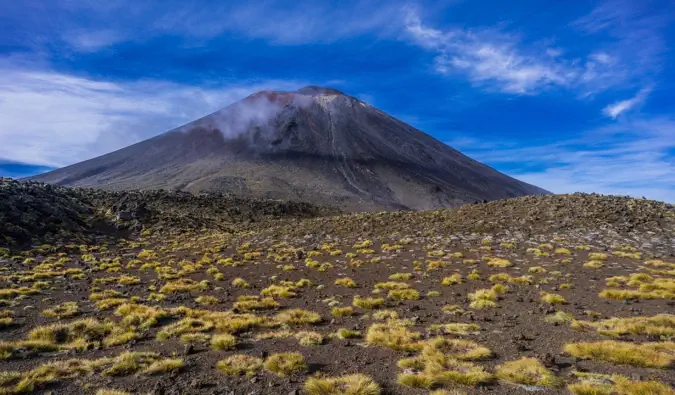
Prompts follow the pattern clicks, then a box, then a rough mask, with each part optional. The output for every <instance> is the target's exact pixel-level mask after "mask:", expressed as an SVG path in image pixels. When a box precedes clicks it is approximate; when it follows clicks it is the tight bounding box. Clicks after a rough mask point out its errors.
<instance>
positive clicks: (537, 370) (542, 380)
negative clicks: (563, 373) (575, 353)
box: [496, 358, 560, 387]
mask: <svg viewBox="0 0 675 395" xmlns="http://www.w3.org/2000/svg"><path fill="white" fill-rule="evenodd" d="M496 371H497V377H498V378H500V379H502V380H504V381H508V382H511V383H517V384H525V385H536V386H541V387H556V386H558V385H560V381H559V379H558V378H557V377H556V376H555V374H553V372H551V371H550V370H548V369H546V367H545V366H544V365H543V364H542V363H541V362H540V361H539V360H538V359H536V358H521V359H518V360H515V361H508V362H505V363H503V364H501V365H499V366H497V369H496Z"/></svg>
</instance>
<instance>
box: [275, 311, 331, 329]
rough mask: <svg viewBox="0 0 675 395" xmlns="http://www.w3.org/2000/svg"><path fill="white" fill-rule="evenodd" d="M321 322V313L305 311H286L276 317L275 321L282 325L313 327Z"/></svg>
mask: <svg viewBox="0 0 675 395" xmlns="http://www.w3.org/2000/svg"><path fill="white" fill-rule="evenodd" d="M321 320H322V319H321V316H320V315H319V313H315V312H313V311H309V310H303V309H291V310H285V311H282V312H280V313H278V314H277V315H275V316H274V321H275V322H278V323H280V324H282V325H283V324H286V325H311V324H318V323H319V322H321Z"/></svg>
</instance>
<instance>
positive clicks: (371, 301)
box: [352, 295, 384, 309]
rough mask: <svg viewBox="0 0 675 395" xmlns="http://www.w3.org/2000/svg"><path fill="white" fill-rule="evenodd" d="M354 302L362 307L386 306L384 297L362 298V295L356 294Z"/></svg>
mask: <svg viewBox="0 0 675 395" xmlns="http://www.w3.org/2000/svg"><path fill="white" fill-rule="evenodd" d="M352 304H353V305H354V306H356V307H360V308H362V309H377V308H379V307H382V306H384V299H382V298H362V297H360V296H358V295H357V296H354V300H353V301H352Z"/></svg>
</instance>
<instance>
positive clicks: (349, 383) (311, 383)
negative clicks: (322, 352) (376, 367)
mask: <svg viewBox="0 0 675 395" xmlns="http://www.w3.org/2000/svg"><path fill="white" fill-rule="evenodd" d="M303 389H304V391H305V392H306V393H307V395H380V394H381V393H382V389H381V388H380V386H379V385H378V384H377V383H376V382H375V381H373V379H371V378H370V377H369V376H366V375H364V374H360V373H357V374H348V375H344V376H340V377H320V376H316V377H310V378H309V379H307V381H305V385H304V386H303Z"/></svg>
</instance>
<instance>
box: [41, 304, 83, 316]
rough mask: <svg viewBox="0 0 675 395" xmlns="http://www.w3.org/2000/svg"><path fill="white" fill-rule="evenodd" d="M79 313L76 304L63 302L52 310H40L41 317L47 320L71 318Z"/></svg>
mask: <svg viewBox="0 0 675 395" xmlns="http://www.w3.org/2000/svg"><path fill="white" fill-rule="evenodd" d="M79 313H80V309H79V307H78V306H77V302H65V303H62V304H60V305H56V306H54V307H52V308H49V309H45V310H42V315H43V316H45V317H48V318H57V319H62V318H72V317H75V316H76V315H78V314H79Z"/></svg>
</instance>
